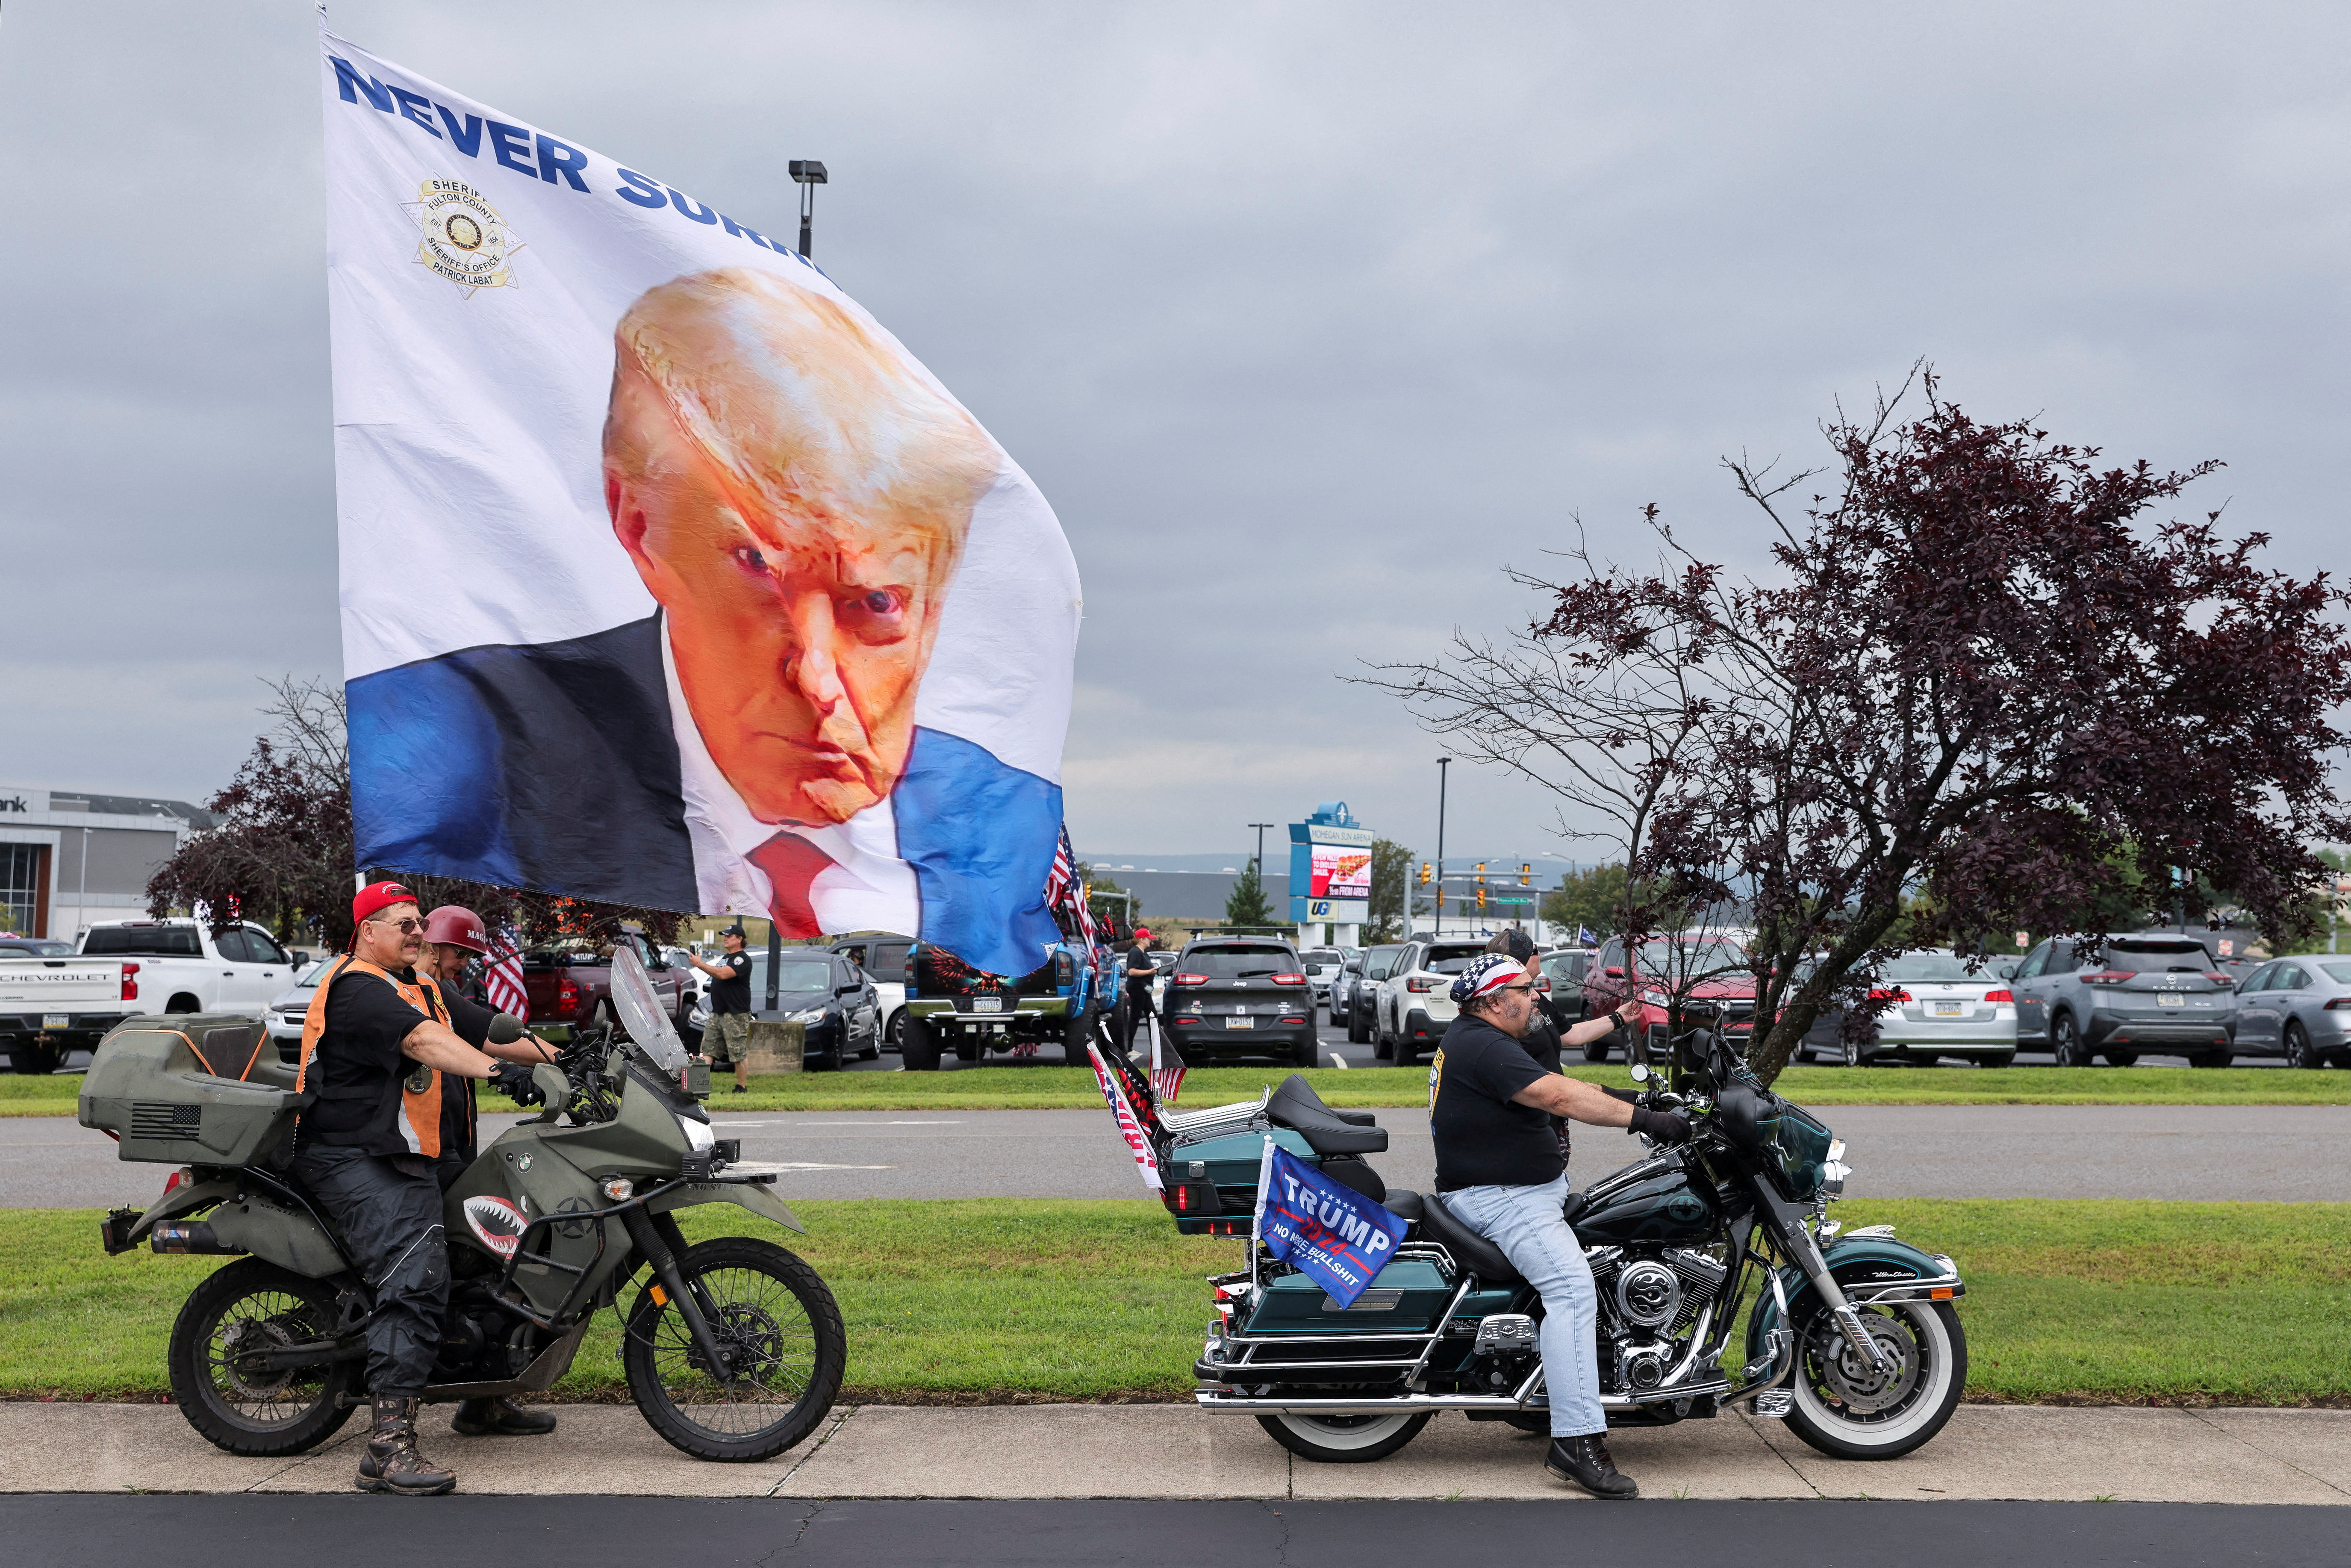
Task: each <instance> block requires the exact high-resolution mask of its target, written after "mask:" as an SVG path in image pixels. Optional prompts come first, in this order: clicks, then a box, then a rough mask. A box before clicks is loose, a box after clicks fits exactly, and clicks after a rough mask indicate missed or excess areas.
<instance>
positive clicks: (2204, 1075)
mask: <svg viewBox="0 0 2351 1568" xmlns="http://www.w3.org/2000/svg"><path fill="white" fill-rule="evenodd" d="M1290 1071H1292V1070H1291V1069H1290V1068H1287V1067H1203V1068H1198V1069H1196V1070H1195V1071H1192V1072H1191V1073H1190V1074H1188V1075H1187V1076H1186V1078H1185V1080H1184V1095H1183V1100H1182V1104H1183V1105H1184V1107H1185V1108H1186V1109H1187V1110H1188V1109H1196V1108H1198V1107H1200V1106H1204V1105H1218V1104H1223V1103H1226V1102H1228V1101H1233V1100H1254V1099H1256V1098H1257V1097H1258V1095H1259V1093H1261V1092H1263V1091H1264V1089H1265V1087H1266V1086H1267V1085H1268V1084H1278V1083H1280V1082H1281V1081H1282V1080H1283V1079H1284V1078H1287V1077H1288V1076H1289V1075H1290ZM1574 1074H1575V1076H1576V1077H1578V1078H1582V1079H1584V1080H1586V1081H1588V1082H1594V1083H1614V1084H1617V1085H1619V1086H1630V1084H1631V1082H1632V1080H1631V1079H1630V1078H1629V1077H1627V1076H1626V1075H1625V1069H1624V1068H1623V1067H1622V1066H1621V1065H1617V1064H1614V1063H1611V1064H1610V1065H1608V1066H1604V1067H1593V1066H1585V1065H1583V1064H1582V1063H1578V1064H1577V1065H1576V1067H1575V1069H1574ZM1306 1079H1307V1082H1311V1083H1312V1084H1313V1085H1314V1091H1315V1092H1316V1093H1318V1094H1320V1095H1322V1098H1323V1099H1324V1100H1326V1101H1327V1102H1329V1103H1332V1104H1333V1105H1350V1106H1383V1105H1386V1106H1396V1105H1424V1104H1426V1103H1427V1097H1428V1069H1427V1067H1426V1066H1425V1065H1424V1066H1420V1067H1374V1068H1332V1067H1324V1068H1318V1069H1315V1070H1314V1071H1310V1072H1308V1073H1307V1074H1306ZM1775 1087H1776V1088H1777V1089H1778V1090H1779V1091H1780V1092H1782V1093H1783V1094H1785V1095H1787V1096H1788V1097H1789V1098H1790V1099H1792V1100H1794V1101H1796V1102H1797V1103H1800V1104H1805V1105H2351V1072H2343V1071H2320V1072H2306V1071H2303V1072H2298V1071H2290V1070H2287V1069H2283V1068H2223V1069H2220V1070H2217V1071H2201V1070H2199V1069H2196V1068H2189V1067H2121V1068H2116V1067H2005V1068H1980V1067H1949V1068H1943V1069H1939V1070H1937V1069H1928V1068H1922V1067H1860V1068H1854V1067H1792V1068H1790V1069H1789V1070H1788V1071H1786V1072H1785V1073H1783V1074H1782V1075H1781V1078H1780V1081H1779V1082H1778V1083H1777V1084H1776V1085H1775ZM80 1092H81V1078H80V1076H79V1075H78V1074H66V1073H57V1074H52V1075H50V1076H48V1077H46V1078H19V1077H16V1076H13V1075H10V1076H0V1116H70V1115H72V1114H73V1113H74V1098H75V1096H76V1095H78V1094H79V1093H80ZM502 1103H503V1102H502V1101H501V1100H500V1099H499V1097H497V1096H496V1095H492V1096H491V1097H490V1098H489V1099H488V1100H487V1101H486V1105H487V1106H489V1107H491V1108H496V1107H498V1106H500V1105H501V1104H502ZM1101 1104H1102V1094H1101V1092H1100V1091H1098V1090H1097V1089H1096V1088H1095V1087H1094V1079H1093V1074H1092V1072H1091V1071H1088V1070H1086V1069H1085V1068H1081V1067H974V1068H967V1069H965V1070H963V1071H956V1072H810V1073H796V1074H790V1075H778V1076H775V1077H760V1078H754V1079H753V1080H752V1081H751V1090H750V1092H749V1093H747V1094H737V1093H735V1092H733V1085H732V1084H731V1083H729V1082H726V1079H725V1077H724V1075H723V1074H722V1075H721V1076H720V1081H719V1082H718V1084H717V1092H716V1094H714V1095H712V1096H711V1101H710V1105H711V1109H713V1110H716V1111H1055V1110H1077V1109H1084V1110H1091V1109H1093V1108H1095V1107H1097V1106H1100V1105H1101Z"/></svg>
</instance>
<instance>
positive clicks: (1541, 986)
mask: <svg viewBox="0 0 2351 1568" xmlns="http://www.w3.org/2000/svg"><path fill="white" fill-rule="evenodd" d="M1535 989H1536V990H1539V991H1543V992H1546V993H1548V992H1549V991H1550V990H1551V977H1550V976H1549V975H1541V976H1538V977H1536V979H1535Z"/></svg>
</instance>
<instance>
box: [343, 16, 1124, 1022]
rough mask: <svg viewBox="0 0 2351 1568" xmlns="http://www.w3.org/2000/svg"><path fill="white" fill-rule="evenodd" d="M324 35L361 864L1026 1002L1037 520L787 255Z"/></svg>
mask: <svg viewBox="0 0 2351 1568" xmlns="http://www.w3.org/2000/svg"><path fill="white" fill-rule="evenodd" d="M321 39H322V47H321V51H320V61H319V81H320V84H321V87H322V89H323V90H324V94H325V103H326V150H327V190H328V252H329V260H328V266H329V273H328V286H329V287H328V303H329V319H330V323H331V326H332V329H333V340H334V390H335V469H336V491H337V503H338V510H339V513H340V522H341V529H340V532H341V545H342V605H343V660H344V667H345V675H346V679H347V683H348V692H349V696H350V735H351V776H352V777H351V798H352V811H353V815H354V818H355V820H356V825H357V829H358V850H359V860H360V863H361V864H362V865H371V866H384V867H389V868H395V869H399V870H404V871H413V872H420V873H439V874H443V875H447V876H457V877H465V878H469V879H472V880H475V881H480V882H489V883H501V884H504V885H507V886H518V887H529V888H537V889H541V890H544V891H548V892H552V893H559V894H569V895H572V896H576V897H580V898H590V899H601V900H606V901H610V902H614V903H621V904H640V905H644V906H648V907H652V908H657V909H673V910H681V911H698V912H705V913H709V912H716V911H722V910H723V911H726V912H729V913H733V914H737V915H769V916H772V917H773V918H774V919H775V920H776V921H777V922H778V925H780V926H781V928H782V930H783V932H784V933H785V934H786V935H788V936H814V935H817V934H818V933H820V932H826V931H854V930H885V931H903V932H907V933H910V934H914V935H918V936H921V937H922V938H923V939H924V940H925V941H926V942H935V943H937V944H939V945H940V946H943V947H945V948H946V949H947V950H948V951H949V952H952V953H954V954H955V955H956V956H958V957H960V958H962V959H963V960H964V961H965V962H967V963H968V964H971V965H973V966H974V967H978V968H981V969H984V970H987V971H990V972H992V973H996V974H1012V975H1019V974H1026V973H1028V972H1029V971H1030V970H1032V969H1034V968H1036V967H1039V966H1040V965H1041V964H1042V963H1043V962H1044V961H1045V958H1046V955H1047V951H1048V949H1049V948H1050V946H1051V945H1052V944H1053V943H1054V942H1055V941H1056V940H1057V938H1058V933H1057V932H1056V930H1055V928H1054V925H1053V921H1052V918H1051V916H1050V914H1049V913H1048V912H1047V909H1046V904H1045V899H1044V895H1043V889H1044V887H1045V885H1046V881H1047V877H1048V874H1049V873H1050V869H1051V866H1052V861H1053V851H1054V846H1055V844H1056V842H1057V841H1058V838H1059V830H1060V826H1061V743H1062V739H1063V737H1064V734H1065V732H1066V731H1067V728H1068V719H1069V706H1070V689H1071V660H1072V657H1073V654H1074V652H1075V648H1076V641H1077V632H1078V616H1079V589H1078V577H1077V570H1076V566H1075V563H1074V562H1073V560H1072V559H1071V555H1070V550H1069V546H1068V543H1067V541H1066V540H1064V539H1063V538H1062V536H1061V525H1060V523H1059V522H1058V521H1057V520H1056V519H1055V517H1054V516H1053V511H1052V508H1051V507H1049V506H1048V505H1047V504H1046V502H1045V498H1044V497H1042V496H1041V495H1040V494H1039V493H1038V490H1037V487H1036V486H1035V485H1033V484H1032V483H1030V481H1029V476H1027V475H1026V474H1024V473H1022V472H1021V470H1020V467H1019V465H1018V464H1016V463H1014V462H1013V461H1012V459H1011V458H1010V457H1009V456H1008V455H1006V453H1005V451H1004V449H1003V448H1002V447H1001V446H999V445H998V444H997V443H996V441H995V440H994V439H993V438H992V437H991V436H989V434H987V431H985V430H983V429H982V428H981V427H980V425H979V423H978V421H977V420H976V419H974V418H973V417H972V416H971V414H970V413H968V412H967V411H966V410H965V408H964V407H963V405H962V404H961V403H959V402H956V400H955V397H954V396H953V394H951V393H950V392H948V391H947V390H946V387H944V386H942V385H941V384H940V383H939V382H938V380H937V378H936V377H935V376H933V375H932V374H931V373H930V372H929V371H927V370H925V369H924V368H923V366H922V365H921V364H920V363H919V362H917V361H915V359H914V356H913V355H912V354H910V353H909V352H907V350H906V349H905V347H904V345H903V344H901V343H900V342H899V341H898V340H896V339H895V338H893V337H892V336H891V335H890V333H889V332H888V331H887V330H885V329H883V327H882V325H881V324H880V323H879V322H877V321H876V320H874V319H873V318H872V316H870V315H868V314H867V313H866V311H865V310H864V309H863V308H861V307H860V306H859V305H858V304H857V303H856V301H854V300H852V298H849V296H848V295H847V294H845V293H843V292H842V291H841V288H840V287H838V286H836V285H835V284H834V283H833V282H832V280H831V278H829V277H825V276H824V274H822V273H820V272H819V271H818V270H817V269H816V267H814V266H813V265H811V264H810V262H809V261H808V260H807V259H806V258H804V257H802V256H799V255H797V254H795V253H794V252H793V251H792V249H791V248H790V246H788V245H787V244H786V243H785V242H783V241H782V240H778V239H773V238H770V237H768V235H765V234H763V233H761V232H760V231H759V230H758V228H756V227H755V226H753V225H750V224H747V223H745V222H743V221H741V220H740V219H738V218H737V217H735V216H734V215H732V214H729V213H726V212H724V211H721V210H720V209H719V208H717V207H716V205H714V204H709V203H705V202H703V201H700V200H697V199H696V198H695V197H694V196H692V195H689V194H688V193H685V192H684V191H683V190H680V189H679V188H677V187H676V186H674V185H671V184H669V183H665V182H664V181H662V180H659V179H656V178H654V177H653V175H651V174H648V173H645V172H641V171H639V170H636V169H632V168H624V167H622V165H620V164H619V163H617V162H614V161H613V160H611V159H610V158H608V157H605V156H604V155H603V154H601V153H600V152H593V151H590V149H588V148H586V147H583V146H581V145H580V144H579V143H578V142H576V141H571V140H569V138H566V137H562V136H559V135H556V134H555V133H553V132H551V131H548V130H545V129H543V128H541V127H538V126H536V125H533V124H531V123H529V122H528V121H527V120H523V119H521V118H520V117H518V116H517V115H514V114H511V113H508V112H507V111H506V110H501V109H497V108H495V107H493V106H491V105H489V104H486V103H482V102H480V101H478V100H476V99H471V98H468V97H466V96H465V95H464V94H463V93H460V92H456V91H454V90H452V89H449V88H446V87H443V86H442V85H440V84H439V83H437V82H434V81H431V80H428V79H427V78H423V77H421V76H419V75H417V74H416V73H415V72H413V71H411V70H407V69H405V68H402V67H400V66H396V65H393V64H392V63H391V62H389V61H386V60H382V59H380V58H377V57H374V56H372V55H370V54H369V53H367V52H366V51H365V50H363V49H360V48H358V47H355V46H353V45H350V44H349V43H346V42H344V41H342V40H340V39H338V38H336V37H333V36H332V35H330V34H324V33H322V35H321ZM780 189H782V190H789V187H788V186H784V187H780ZM746 194H748V193H746ZM755 199H758V200H761V201H775V200H777V199H778V194H777V192H775V191H769V192H765V193H761V194H760V195H759V196H758V198H755ZM738 210H740V209H738Z"/></svg>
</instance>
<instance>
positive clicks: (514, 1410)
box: [449, 1395, 555, 1437]
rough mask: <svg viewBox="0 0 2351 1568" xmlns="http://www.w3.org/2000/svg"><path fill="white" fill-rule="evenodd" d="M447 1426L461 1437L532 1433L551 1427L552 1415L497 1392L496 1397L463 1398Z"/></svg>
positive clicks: (553, 1421)
mask: <svg viewBox="0 0 2351 1568" xmlns="http://www.w3.org/2000/svg"><path fill="white" fill-rule="evenodd" d="M449 1430H451V1431H452V1432H455V1433H456V1434H457V1435H458V1436H460V1437H538V1436H539V1435H540V1434H541V1433H545V1432H552V1431H554V1430H555V1417H554V1416H549V1415H547V1414H545V1413H544V1412H541V1411H535V1410H526V1409H524V1408H523V1407H522V1406H519V1405H517V1404H516V1403H515V1402H514V1401H513V1400H511V1399H508V1398H507V1397H506V1396H503V1395H501V1396H499V1397H497V1398H496V1399H463V1400H460V1401H458V1403H457V1414H456V1415H455V1416H451V1417H450V1419H449Z"/></svg>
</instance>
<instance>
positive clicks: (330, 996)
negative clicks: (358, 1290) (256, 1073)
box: [294, 882, 514, 1497]
mask: <svg viewBox="0 0 2351 1568" xmlns="http://www.w3.org/2000/svg"><path fill="white" fill-rule="evenodd" d="M351 919H352V922H353V923H354V925H355V926H356V929H355V930H354V931H353V933H352V936H351V950H350V952H349V953H348V954H346V955H344V956H342V957H340V958H338V959H336V960H334V967H333V968H332V969H331V970H330V971H329V974H328V976H327V978H326V980H325V982H324V983H323V984H322V985H321V987H320V988H319V1000H317V1001H316V1002H313V1003H312V1004H311V1006H310V1010H309V1016H308V1018H307V1019H305V1020H304V1022H303V1027H302V1066H301V1073H300V1076H299V1077H298V1079H297V1081H296V1082H297V1086H298V1089H299V1090H300V1091H301V1092H303V1093H304V1095H305V1096H306V1102H305V1107H304V1110H303V1112H302V1116H301V1121H300V1124H298V1127H297V1128H296V1148H297V1153H296V1155H295V1160H294V1174H295V1175H296V1176H298V1177H299V1178H300V1180H301V1182H302V1184H303V1186H306V1187H308V1189H309V1191H310V1194H311V1196H312V1197H316V1198H317V1199H318V1200H319V1202H320V1203H321V1204H323V1205H324V1206H325V1207H326V1209H327V1211H328V1213H329V1214H330V1215H332V1216H333V1217H334V1220H335V1224H336V1226H337V1227H338V1228H340V1230H341V1231H342V1233H343V1239H344V1240H345V1242H346V1243H348V1244H349V1246H350V1249H351V1254H352V1258H353V1260H354V1261H356V1262H357V1263H358V1265H359V1267H360V1271H361V1273H362V1274H363V1275H364V1276H365V1277H366V1279H367V1281H368V1283H369V1285H370V1286H371V1287H372V1288H373V1290H374V1291H375V1311H374V1312H373V1313H372V1314H371V1316H370V1317H369V1319H368V1328H367V1347H368V1385H369V1393H370V1395H371V1396H372V1398H373V1400H374V1407H373V1416H374V1424H373V1427H372V1428H371V1430H370V1432H369V1434H368V1445H367V1450H366V1452H365V1453H364V1454H363V1455H362V1456H361V1457H360V1471H359V1481H358V1484H359V1486H360V1490H363V1491H384V1492H394V1493H399V1494H402V1495H406V1496H416V1497H431V1496H434V1495H435V1494H437V1493H441V1492H445V1491H449V1490H453V1489H454V1488H455V1486H456V1484H457V1477H456V1474H455V1472H454V1471H451V1470H447V1469H440V1468H437V1467H435V1466H434V1465H431V1464H429V1463H427V1462H426V1461H425V1459H424V1457H423V1455H422V1454H420V1453H418V1452H417V1449H416V1407H417V1402H418V1400H419V1397H420V1396H422V1395H423V1392H424V1387H425V1385H426V1384H428V1383H429V1382H431V1381H432V1377H433V1365H434V1360H435V1359H436V1357H437V1356H438V1354H439V1352H440V1346H441V1321H442V1318H443V1316H444V1314H445V1312H446V1311H447V1309H448V1304H449V1249H448V1243H447V1239H446V1237H445V1235H444V1232H443V1230H442V1224H441V1183H440V1181H439V1180H438V1179H437V1177H436V1175H435V1172H434V1162H435V1159H436V1157H437V1156H438V1155H439V1154H440V1153H441V1145H442V1125H443V1114H444V1091H443V1087H442V1085H443V1079H444V1075H450V1076H455V1077H459V1078H467V1079H472V1078H487V1077H490V1076H491V1075H493V1074H494V1073H496V1071H497V1068H498V1063H497V1061H496V1060H494V1059H493V1058H492V1057H490V1056H488V1055H486V1054H485V1053H484V1052H483V1051H482V1050H481V1049H480V1048H481V1047H482V1046H483V1045H485V1044H486V1042H487V1033H488V1025H489V1019H490V1016H491V1015H490V1014H489V1013H488V1012H487V1011H486V1009H475V1010H476V1011H479V1012H480V1013H481V1017H480V1019H478V1020H474V1021H477V1023H478V1028H477V1030H475V1031H474V1032H475V1034H476V1035H477V1038H475V1039H474V1040H467V1039H466V1038H465V1034H464V1033H463V1032H461V1030H459V1029H455V1028H452V1027H451V1016H450V1009H449V1007H448V1004H447V1003H446V1002H445V1001H444V999H443V998H442V996H441V994H440V988H439V987H438V986H436V985H435V984H434V980H433V978H432V977H431V976H430V975H423V974H419V973H418V972H417V969H416V960H417V958H418V956H420V955H421V954H422V953H423V947H424V920H423V916H422V915H421V914H420V913H419V912H418V910H417V905H416V895H415V894H413V893H411V892H409V891H408V889H406V888H404V887H402V886H401V885H400V884H399V883H396V882H380V883H374V884H372V885H371V886H369V887H367V888H364V889H362V890H361V891H360V894H359V896H358V897H356V898H354V899H352V900H351ZM493 1049H496V1050H498V1051H501V1052H505V1051H511V1050H513V1049H514V1048H513V1047H496V1048H493ZM461 1087H462V1086H461Z"/></svg>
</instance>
